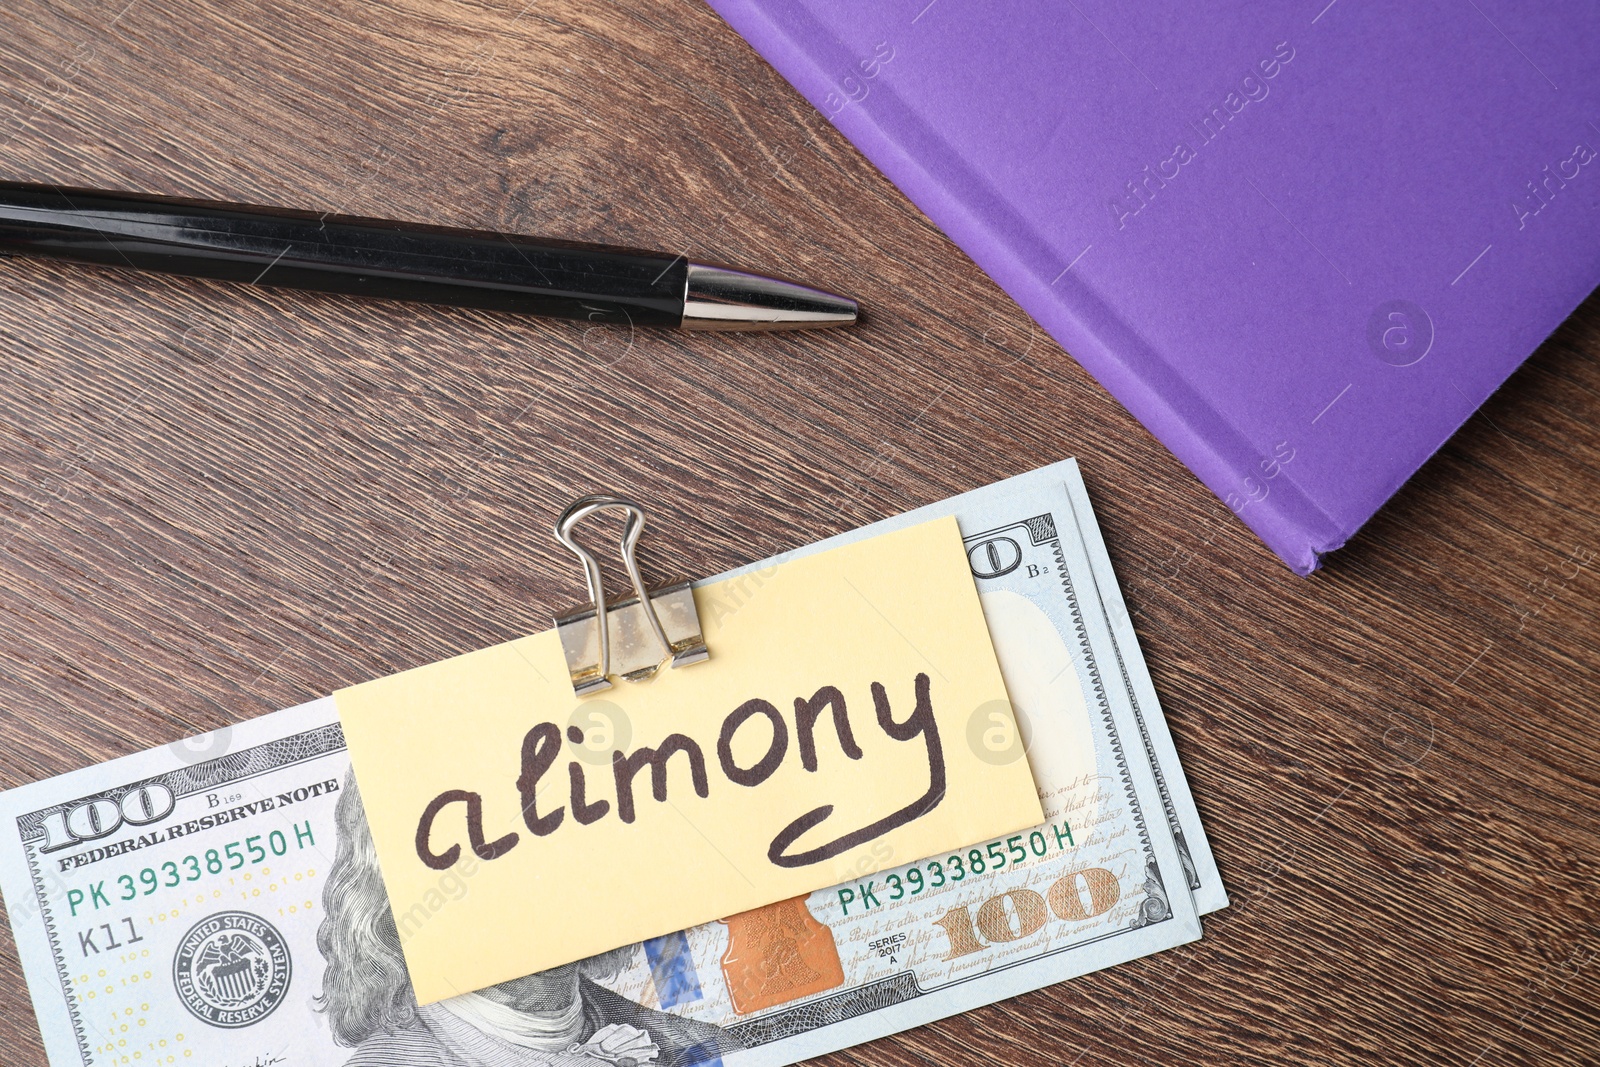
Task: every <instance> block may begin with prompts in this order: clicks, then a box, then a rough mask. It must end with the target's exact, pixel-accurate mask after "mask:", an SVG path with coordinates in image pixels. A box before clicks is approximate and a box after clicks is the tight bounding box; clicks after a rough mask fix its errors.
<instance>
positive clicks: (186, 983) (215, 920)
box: [172, 911, 291, 1030]
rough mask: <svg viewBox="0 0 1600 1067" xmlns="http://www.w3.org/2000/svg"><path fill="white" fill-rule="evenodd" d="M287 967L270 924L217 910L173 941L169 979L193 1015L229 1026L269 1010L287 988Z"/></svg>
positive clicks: (286, 958) (282, 948) (284, 949)
mask: <svg viewBox="0 0 1600 1067" xmlns="http://www.w3.org/2000/svg"><path fill="white" fill-rule="evenodd" d="M290 970H291V968H290V962H289V946H288V945H287V944H286V943H285V942H284V940H283V935H282V934H280V933H278V931H277V930H276V929H275V928H274V927H273V925H272V924H271V923H269V922H267V921H266V920H265V919H261V918H258V917H256V916H254V915H251V914H249V913H247V912H242V911H222V912H218V913H217V914H215V915H213V916H211V917H210V918H208V919H202V920H201V921H200V922H198V923H196V924H195V926H194V928H193V929H191V930H190V931H189V932H188V933H187V934H184V935H183V940H182V941H180V942H178V953H177V955H175V956H174V957H173V958H172V983H173V986H174V987H175V988H176V989H177V991H178V999H180V1000H182V1001H183V1006H184V1007H186V1008H188V1009H189V1010H190V1011H191V1012H192V1013H194V1016H195V1018H197V1019H199V1020H200V1021H202V1022H206V1023H210V1024H211V1025H212V1026H220V1027H225V1028H227V1029H230V1030H232V1029H237V1028H238V1027H241V1026H249V1025H250V1024H252V1023H257V1022H260V1021H261V1020H262V1019H265V1018H266V1017H267V1016H268V1015H271V1014H272V1011H273V1009H274V1008H276V1007H277V1006H278V1005H279V1004H281V1003H282V1002H283V998H284V996H285V994H287V993H288V992H289V973H290Z"/></svg>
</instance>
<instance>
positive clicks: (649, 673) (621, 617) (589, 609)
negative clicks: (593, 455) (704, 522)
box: [555, 496, 711, 696]
mask: <svg viewBox="0 0 1600 1067" xmlns="http://www.w3.org/2000/svg"><path fill="white" fill-rule="evenodd" d="M601 511H620V512H622V513H623V515H624V516H625V518H624V521H623V526H622V544H621V549H622V564H623V566H624V567H625V568H626V569H627V572H628V580H629V581H630V582H632V583H633V593H634V595H633V596H632V597H628V598H626V599H624V600H622V601H620V602H618V603H617V604H615V605H610V606H608V605H607V603H606V591H605V584H604V581H603V579H602V577H601V574H600V564H599V562H598V561H597V560H596V559H595V558H594V555H593V553H591V552H589V550H588V549H586V548H584V547H583V546H582V545H580V544H578V542H577V540H576V539H575V538H574V537H573V535H572V530H573V527H575V526H577V525H578V523H580V522H582V521H583V520H584V519H586V518H588V517H589V516H591V515H594V514H596V513H597V512H601ZM646 518H647V516H646V515H645V511H644V508H642V507H640V506H639V505H638V504H636V503H634V502H633V501H631V500H625V499H623V498H622V497H617V496H586V497H583V498H581V499H579V500H576V501H574V502H573V503H572V504H571V506H569V507H568V508H567V509H566V510H565V511H563V512H562V513H561V517H560V518H559V519H557V520H556V527H555V534H556V539H557V540H558V541H560V542H561V543H562V544H563V545H565V546H567V548H568V549H569V550H571V552H572V554H573V555H575V556H577V557H578V560H579V562H581V563H582V564H583V576H584V581H585V582H586V583H587V585H588V588H589V603H588V604H587V605H584V606H582V607H578V608H574V609H573V610H572V611H569V612H567V613H566V614H564V615H561V616H559V617H557V619H556V631H557V633H558V634H559V636H560V638H561V647H562V651H563V652H564V653H565V654H566V657H567V669H568V672H569V673H570V674H571V676H572V688H573V692H575V693H576V694H577V695H578V696H587V695H589V694H590V693H598V692H602V691H603V690H606V689H609V688H611V676H612V675H613V673H615V674H620V675H621V676H622V677H623V678H625V679H627V680H628V681H644V680H646V679H648V678H651V677H654V676H655V673H656V672H657V671H658V670H660V669H661V667H662V665H663V664H664V663H665V662H666V661H667V660H668V659H670V660H671V662H672V666H674V667H685V666H689V665H690V664H694V663H701V662H703V661H705V660H707V659H709V658H710V656H711V653H710V652H709V651H708V650H707V649H706V643H705V638H704V637H703V636H702V635H701V632H700V615H699V612H698V611H697V610H696V609H695V605H694V590H693V589H692V588H691V587H690V584H689V583H688V582H678V583H676V584H674V585H670V586H667V587H665V588H663V589H658V590H656V591H655V592H653V593H652V592H650V591H649V590H647V589H646V588H645V584H644V576H643V575H642V574H640V572H639V561H638V560H637V559H636V558H635V555H634V549H635V548H636V547H637V546H638V544H639V538H640V536H641V535H642V534H643V533H644V526H645V521H646Z"/></svg>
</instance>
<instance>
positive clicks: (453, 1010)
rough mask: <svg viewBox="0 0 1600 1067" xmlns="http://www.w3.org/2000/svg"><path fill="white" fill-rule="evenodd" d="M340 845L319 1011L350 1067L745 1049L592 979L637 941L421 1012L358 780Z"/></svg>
mask: <svg viewBox="0 0 1600 1067" xmlns="http://www.w3.org/2000/svg"><path fill="white" fill-rule="evenodd" d="M336 818H337V822H338V827H337V828H338V845H337V851H336V853H335V856H334V861H333V866H332V868H331V869H330V871H329V872H328V882H327V885H326V887H325V888H324V890H323V907H324V915H325V918H324V919H323V921H322V925H321V927H320V928H319V929H318V930H317V947H318V948H319V949H321V951H322V955H323V958H324V959H325V960H326V961H327V970H326V971H325V972H324V974H323V990H322V996H321V998H320V1003H319V1007H320V1008H321V1010H322V1011H323V1012H324V1013H325V1014H326V1016H327V1019H328V1024H329V1027H330V1029H331V1031H332V1033H333V1037H334V1040H336V1041H337V1042H338V1043H339V1044H340V1045H343V1046H345V1047H347V1048H350V1049H352V1050H353V1052H352V1054H351V1056H350V1058H349V1059H348V1060H346V1061H345V1064H344V1067H549V1065H555V1067H694V1065H696V1064H702V1063H715V1062H716V1061H717V1059H718V1057H720V1056H722V1055H725V1054H727V1053H729V1052H732V1051H735V1050H736V1049H738V1047H739V1046H738V1044H737V1043H736V1042H735V1041H734V1040H733V1039H732V1038H731V1037H729V1035H728V1034H727V1033H726V1032H725V1031H724V1030H722V1029H721V1028H719V1027H716V1026H713V1025H711V1024H709V1023H702V1022H696V1021H694V1020H691V1019H680V1018H678V1017H677V1016H674V1015H669V1014H667V1013H665V1012H661V1011H655V1010H653V1009H651V1008H646V1007H644V1006H643V1005H640V1004H636V1003H634V1002H633V1001H631V1000H628V999H627V998H625V997H622V996H620V995H618V994H616V993H613V992H612V991H611V990H609V989H606V988H605V987H604V986H602V985H600V984H599V982H597V981H595V979H597V978H599V979H605V978H609V977H611V976H613V975H615V974H616V973H617V972H618V971H620V970H621V969H622V968H623V967H625V966H627V964H628V963H629V962H630V961H631V959H632V955H633V953H635V952H637V951H638V946H636V945H630V946H628V947H626V948H621V949H616V950H614V951H612V952H607V953H602V954H601V955H599V956H595V957H593V958H592V959H588V960H583V961H581V962H579V963H573V964H568V965H566V966H564V967H556V968H554V969H552V970H548V971H544V972H541V973H539V974H531V975H528V976H527V977H525V978H518V979H515V980H513V981H510V982H504V983H502V984H500V985H497V986H492V987H490V988H488V989H484V990H481V991H479V992H477V993H470V994H467V995H466V996H462V997H453V998H451V999H450V1000H445V1001H440V1002H439V1003H436V1004H427V1005H422V1006H419V1005H418V1004H417V1001H416V996H415V995H414V993H413V992H412V988H411V980H410V978H409V977H408V975H407V973H406V965H405V959H404V957H403V956H402V955H401V950H400V936H399V932H398V931H397V929H396V927H395V922H394V916H393V913H392V912H391V910H390V908H389V898H388V895H387V893H386V892H385V891H384V886H383V877H382V875H381V874H380V872H379V870H378V857H377V852H376V850H375V849H374V847H373V843H372V835H371V833H370V832H369V830H368V829H367V820H366V814H365V811H364V810H363V808H362V804H361V795H360V793H359V792H358V790H357V789H356V783H355V777H354V775H353V774H351V775H347V776H346V779H345V786H344V789H343V790H342V791H341V795H340V798H339V804H338V808H337V815H336Z"/></svg>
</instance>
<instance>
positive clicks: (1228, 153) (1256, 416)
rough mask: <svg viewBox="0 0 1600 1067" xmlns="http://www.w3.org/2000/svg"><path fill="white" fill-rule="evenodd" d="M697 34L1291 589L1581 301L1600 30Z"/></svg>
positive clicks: (1591, 15)
mask: <svg viewBox="0 0 1600 1067" xmlns="http://www.w3.org/2000/svg"><path fill="white" fill-rule="evenodd" d="M710 2H711V5H712V7H713V8H715V9H716V10H717V11H718V12H719V13H720V14H721V15H722V17H723V18H725V19H726V20H727V21H728V22H729V23H730V24H731V25H732V26H733V27H734V29H735V30H737V31H738V32H739V33H740V34H742V35H743V36H744V37H745V38H746V39H747V40H748V41H749V42H750V43H751V44H752V45H754V46H755V48H756V49H757V50H758V51H760V52H761V53H762V55H764V56H765V57H766V58H767V59H768V60H769V61H770V62H771V63H772V64H773V65H774V66H775V67H777V69H778V70H779V71H780V72H781V73H782V74H783V75H784V76H785V77H787V78H788V79H789V81H790V82H792V83H793V84H794V85H795V86H796V87H797V88H798V89H799V90H800V92H802V93H803V94H805V96H806V97H807V98H808V99H809V100H810V101H811V102H812V103H813V104H814V105H815V106H816V107H817V108H818V109H820V110H821V111H822V112H823V114H825V115H826V116H827V117H828V118H829V119H830V120H831V121H833V122H834V123H835V125H837V126H838V128H839V129H840V130H842V131H843V132H844V133H845V134H846V135H847V136H848V137H849V138H850V139H851V140H852V141H853V142H854V143H855V144H856V145H857V146H858V147H860V149H861V150H862V151H863V152H864V153H865V154H866V155H867V157H868V158H869V159H870V160H872V162H873V163H875V164H876V165H877V166H878V167H879V168H880V169H881V170H882V171H883V172H884V173H885V174H886V175H888V177H889V178H890V179H891V180H893V181H894V182H895V183H896V184H897V185H899V187H900V188H901V189H902V190H903V191H904V192H905V193H906V194H907V195H908V196H909V197H910V198H911V199H912V200H913V201H914V202H915V203H916V204H917V205H918V206H919V207H920V208H921V209H922V210H923V211H924V212H926V213H927V215H928V216H929V217H930V218H931V219H932V220H933V221H934V222H935V223H937V224H938V225H939V226H940V227H941V228H942V229H943V230H944V231H945V232H946V233H947V234H949V235H950V237H951V238H952V239H953V240H955V241H956V243H957V244H959V245H960V246H961V247H962V248H963V249H964V250H965V251H966V252H967V253H968V254H969V255H970V256H972V258H973V259H974V260H975V261H976V262H977V263H978V265H979V266H981V267H982V268H983V269H984V270H986V271H987V272H988V273H989V274H990V275H991V276H992V277H993V278H994V279H995V280H996V281H997V282H998V283H999V284H1000V285H1001V286H1003V287H1004V288H1005V289H1006V290H1007V291H1008V292H1009V293H1010V294H1011V295H1012V296H1013V297H1014V298H1015V299H1016V300H1017V302H1018V303H1019V304H1021V305H1022V307H1023V308H1024V309H1026V310H1027V311H1028V313H1029V314H1031V315H1032V316H1033V317H1034V318H1035V319H1036V320H1037V321H1038V322H1039V323H1040V325H1042V326H1043V327H1044V328H1045V329H1046V330H1047V331H1049V333H1050V334H1052V335H1053V336H1054V337H1055V338H1056V340H1058V341H1059V342H1060V343H1061V344H1062V346H1063V347H1065V348H1066V350H1067V351H1068V352H1069V353H1071V354H1072V356H1073V357H1074V358H1076V359H1077V360H1078V361H1079V362H1080V363H1081V364H1082V365H1083V366H1084V367H1085V368H1087V369H1088V370H1089V371H1090V372H1091V373H1092V374H1093V375H1094V376H1095V377H1096V378H1097V379H1098V380H1099V381H1100V382H1101V384H1103V385H1104V386H1105V387H1106V388H1107V389H1108V390H1110V391H1111V393H1113V394H1114V395H1115V396H1116V397H1117V398H1118V399H1119V400H1120V401H1121V402H1122V403H1123V404H1124V405H1125V406H1126V407H1127V408H1128V409H1129V410H1130V411H1131V412H1132V413H1133V414H1134V415H1135V416H1136V417H1138V418H1139V419H1140V421H1142V422H1143V423H1144V424H1145V426H1146V427H1148V428H1149V429H1150V431H1151V432H1152V433H1154V434H1155V435H1156V436H1157V437H1158V438H1160V439H1161V440H1162V441H1163V442H1164V443H1165V444H1166V445H1167V447H1168V448H1170V449H1171V450H1172V451H1173V453H1175V454H1176V455H1177V456H1178V457H1179V458H1180V459H1181V460H1183V462H1184V463H1186V464H1187V465H1188V466H1189V468H1190V469H1191V470H1193V471H1194V472H1195V474H1197V475H1198V476H1199V477H1200V478H1201V479H1202V480H1203V481H1204V482H1205V483H1206V484H1207V485H1208V486H1210V487H1211V489H1212V490H1213V491H1214V492H1216V494H1217V495H1218V496H1219V497H1220V498H1222V500H1224V501H1225V502H1226V503H1227V505H1228V506H1229V507H1230V508H1231V509H1232V510H1233V511H1235V512H1236V513H1237V514H1238V515H1239V517H1240V518H1241V519H1243V520H1244V521H1245V522H1246V523H1248V524H1249V525H1250V527H1251V528H1252V529H1253V530H1255V531H1256V533H1257V534H1258V535H1259V536H1260V537H1261V538H1262V539H1263V540H1264V541H1265V542H1266V544H1267V545H1268V546H1269V547H1270V548H1271V549H1272V550H1273V551H1274V552H1276V553H1277V554H1278V555H1279V556H1281V557H1282V558H1283V559H1284V561H1285V562H1287V563H1288V564H1289V565H1290V566H1291V567H1292V568H1294V569H1295V570H1296V571H1298V572H1300V573H1303V574H1304V573H1309V572H1311V571H1312V570H1314V569H1316V567H1317V566H1318V564H1319V562H1320V560H1321V557H1322V556H1323V555H1324V554H1325V553H1327V552H1331V551H1332V550H1334V549H1336V548H1338V547H1340V546H1341V545H1343V544H1344V543H1345V541H1346V540H1347V539H1348V538H1349V537H1350V536H1351V535H1352V534H1354V533H1355V532H1356V530H1357V529H1359V528H1360V526H1361V525H1362V523H1364V522H1365V521H1366V520H1367V519H1368V518H1369V517H1371V516H1372V514H1373V513H1374V512H1375V511H1376V510H1377V509H1378V508H1379V507H1380V506H1381V505H1382V504H1383V503H1384V501H1386V500H1387V499H1388V498H1389V497H1390V496H1391V495H1393V493H1394V492H1395V491H1396V490H1397V489H1398V488H1399V487H1400V485H1401V484H1402V483H1403V482H1404V481H1405V480H1406V479H1407V478H1408V477H1409V476H1410V475H1411V474H1412V472H1414V471H1415V470H1416V469H1417V468H1418V467H1419V466H1421V464H1422V463H1423V461H1424V460H1426V459H1427V458H1428V457H1429V456H1430V455H1431V454H1432V453H1433V452H1434V451H1435V450H1436V449H1437V448H1438V447H1439V446H1440V445H1441V444H1442V443H1443V442H1444V441H1445V440H1446V439H1447V438H1448V437H1449V436H1450V434H1451V433H1453V432H1454V431H1455V429H1456V428H1457V427H1458V426H1460V425H1461V424H1462V423H1463V422H1464V421H1465V420H1466V419H1467V418H1468V417H1469V416H1470V415H1471V414H1472V413H1473V411H1474V410H1475V409H1476V408H1477V407H1478V405H1479V404H1481V403H1482V402H1483V401H1484V399H1485V398H1486V397H1488V395H1489V394H1490V393H1491V392H1493V391H1494V389H1495V388H1497V387H1498V386H1499V385H1500V383H1501V382H1503V381H1504V380H1505V379H1506V377H1507V376H1508V375H1509V374H1510V373H1511V372H1512V370H1514V369H1515V368H1516V367H1517V365H1518V364H1519V363H1521V362H1522V360H1523V359H1525V358H1526V357H1527V356H1528V355H1529V354H1530V353H1531V352H1532V351H1533V350H1534V349H1535V348H1536V347H1537V346H1538V344H1539V343H1540V342H1541V341H1542V340H1543V339H1544V338H1545V337H1546V336H1548V335H1549V334H1550V332H1551V331H1552V330H1554V329H1555V327H1556V326H1557V325H1559V324H1560V322H1561V320H1562V319H1563V318H1565V317H1566V316H1567V315H1568V314H1569V313H1570V312H1571V311H1572V309H1573V308H1575V307H1576V306H1577V305H1578V304H1579V302H1581V301H1582V300H1583V298H1584V297H1585V296H1586V295H1587V294H1588V293H1589V291H1590V289H1591V288H1593V287H1594V286H1595V284H1596V283H1597V281H1600V158H1597V153H1600V126H1597V125H1596V123H1597V122H1600V47H1596V44H1597V42H1600V5H1595V4H1593V3H1590V2H1580V0H1560V2H1548V3H1536V2H1533V0H1520V2H1519V0H1408V2H1407V3H1405V4H1376V3H1372V2H1370V0H1331V2H1330V0H1310V2H1296V3H1273V4H1249V3H1245V2H1244V0H1211V2H1202V3H1196V2H1193V0H1187V2H1178V0H1154V2H1152V3H1143V4H1136V5H1130V4H1120V3H1115V2H1113V0H988V2H985V3H972V2H970V0H710Z"/></svg>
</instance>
